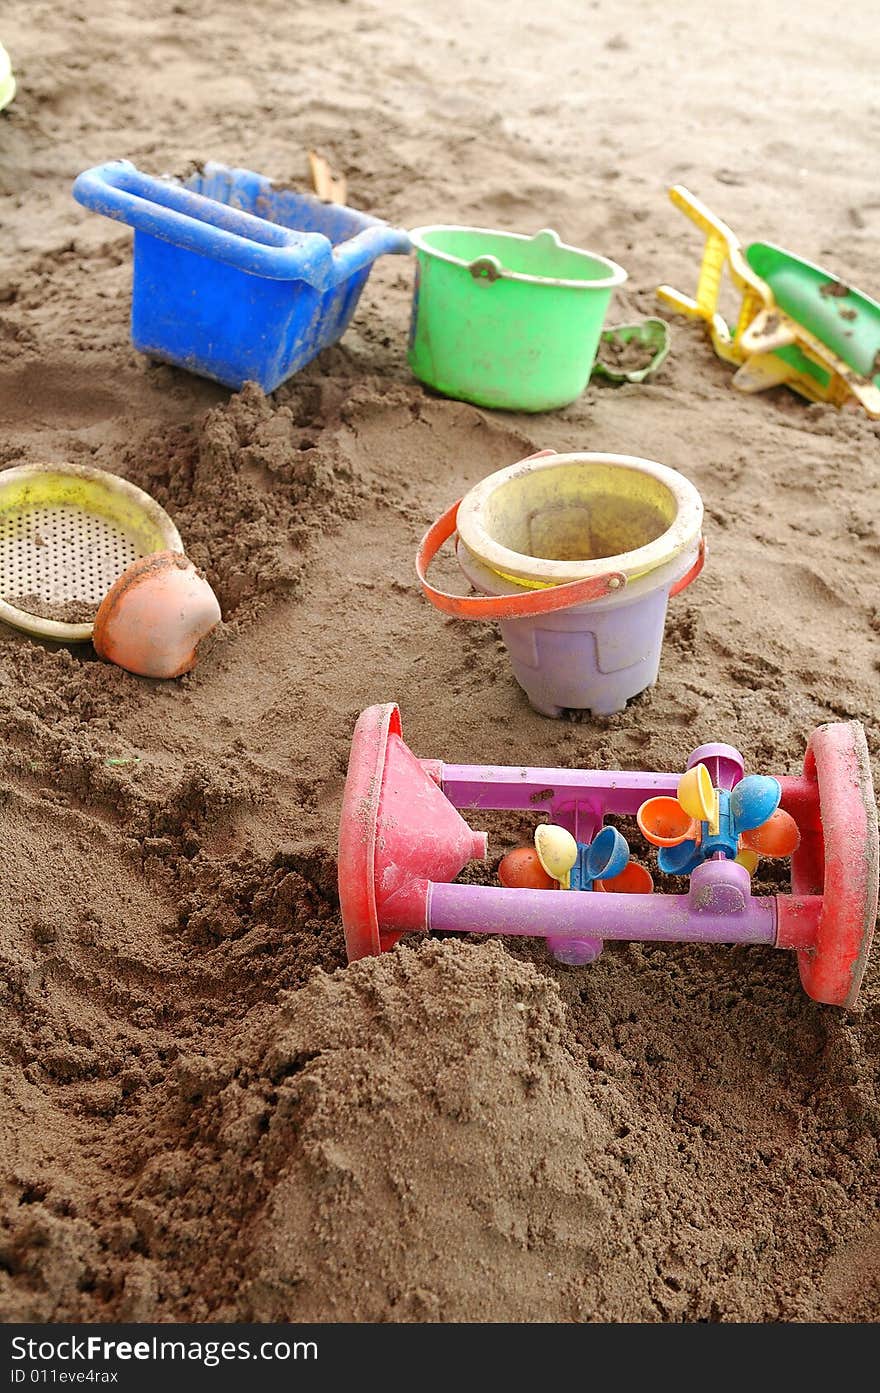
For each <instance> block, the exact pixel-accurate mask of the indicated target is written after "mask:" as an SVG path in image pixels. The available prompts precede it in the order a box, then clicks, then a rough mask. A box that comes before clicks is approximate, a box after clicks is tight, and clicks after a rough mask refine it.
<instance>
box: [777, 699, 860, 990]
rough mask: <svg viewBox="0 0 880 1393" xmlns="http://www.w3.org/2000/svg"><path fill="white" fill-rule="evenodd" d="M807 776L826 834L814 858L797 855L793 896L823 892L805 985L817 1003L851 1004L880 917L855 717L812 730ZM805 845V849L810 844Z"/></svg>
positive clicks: (804, 954)
mask: <svg viewBox="0 0 880 1393" xmlns="http://www.w3.org/2000/svg"><path fill="white" fill-rule="evenodd" d="M804 774H805V776H806V777H807V778H808V779H811V780H815V782H816V783H817V785H818V794H819V817H820V821H821V831H820V833H819V836H818V837H815V838H810V842H811V843H812V846H811V850H810V854H809V858H808V859H807V858H804V859H801V858H799V857H798V856H797V854H796V855H795V857H794V858H793V860H792V880H793V888H794V890H795V892H796V893H807V894H810V893H813V894H815V893H821V895H822V910H821V913H820V915H819V926H818V932H817V936H816V943H815V947H813V948H811V949H804V950H800V951H799V952H798V967H799V970H800V975H801V982H802V983H803V986H804V990H805V991H806V992H807V993H808V995H809V996H811V997H812V998H813V1000H814V1001H821V1002H824V1003H826V1004H827V1005H829V1006H843V1007H847V1008H849V1007H852V1006H854V1005H855V1003H856V998H857V997H858V994H859V988H860V986H861V982H862V977H863V976H864V972H865V967H866V965H867V961H868V953H869V952H870V948H871V939H872V937H873V934H874V923H875V919H876V915H877V890H878V877H880V852H878V833H877V807H876V804H875V802H874V789H873V784H872V781H871V768H870V763H869V759H868V746H867V741H866V740H865V732H864V730H863V729H862V727H861V725H859V723H858V722H855V721H852V722H838V723H835V724H833V725H825V726H819V727H817V729H816V730H814V731H813V734H812V735H811V737H810V741H809V744H808V746H807V753H806V757H805V759H804ZM805 850H806V848H805Z"/></svg>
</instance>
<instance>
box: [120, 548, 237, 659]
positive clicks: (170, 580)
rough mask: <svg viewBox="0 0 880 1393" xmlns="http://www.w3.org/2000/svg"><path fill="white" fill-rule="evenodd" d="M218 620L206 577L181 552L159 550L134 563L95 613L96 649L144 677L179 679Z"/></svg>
mask: <svg viewBox="0 0 880 1393" xmlns="http://www.w3.org/2000/svg"><path fill="white" fill-rule="evenodd" d="M219 622H220V605H219V604H218V602H217V596H216V595H215V594H214V592H213V590H212V589H211V587H210V585H209V584H208V582H207V581H206V580H205V577H204V576H203V575H202V574H201V572H200V571H198V570H197V569H196V567H195V566H194V565H193V563H192V562H191V561H190V560H189V558H188V557H186V556H184V555H183V553H182V552H179V551H178V552H175V551H160V552H156V553H155V554H154V555H152V556H142V557H140V559H139V560H137V561H135V562H133V563H132V565H131V566H129V567H128V569H127V570H125V571H123V573H122V575H121V576H120V577H119V579H118V580H117V581H116V584H115V585H113V586H112V587H111V589H110V590H109V591H108V593H107V594H106V595H105V596H104V599H103V600H102V601H101V606H100V609H99V610H98V613H97V614H96V615H95V631H94V635H93V641H94V645H95V651H96V653H97V654H98V656H99V657H101V658H106V659H107V660H108V662H111V663H116V664H117V665H118V666H119V667H123V668H125V669H126V670H127V671H128V672H134V673H137V674H138V676H140V677H165V678H169V677H181V676H182V675H183V673H185V672H189V671H191V669H192V668H194V667H195V664H196V655H197V652H198V647H199V644H200V643H201V642H202V640H203V639H204V638H207V636H208V634H209V633H211V631H212V630H213V629H214V628H216V626H217V625H218V624H219Z"/></svg>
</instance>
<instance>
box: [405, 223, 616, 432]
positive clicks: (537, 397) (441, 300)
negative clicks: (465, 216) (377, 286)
mask: <svg viewBox="0 0 880 1393" xmlns="http://www.w3.org/2000/svg"><path fill="white" fill-rule="evenodd" d="M410 237H411V239H412V243H413V246H414V247H415V249H416V258H417V267H416V284H415V292H414V295H413V311H412V324H411V329H410V345H409V365H410V367H411V368H412V371H413V373H414V374H415V376H416V377H417V378H418V379H419V380H420V381H421V382H424V383H426V384H427V385H428V386H429V387H433V388H434V390H435V391H437V392H443V393H444V395H446V396H449V397H458V398H459V399H461V400H462V401H472V402H476V403H477V405H479V406H492V407H499V408H502V409H504V410H507V411H552V410H553V409H554V408H555V407H559V406H566V405H567V404H568V402H571V401H574V400H575V399H576V398H577V397H579V396H580V394H581V392H582V391H583V390H584V388H585V387H586V385H587V383H588V381H589V379H590V373H591V372H592V370H593V363H594V362H595V359H596V350H597V348H598V345H599V335H600V334H601V332H602V325H603V323H604V321H605V314H606V311H607V309H608V302H609V300H610V299H611V292H612V290H613V289H614V287H615V286H617V285H622V284H623V282H624V281H625V280H626V272H625V271H624V270H623V269H622V268H621V267H620V266H617V265H615V263H614V262H613V261H608V260H606V258H605V257H602V256H596V255H594V254H593V253H592V252H585V251H580V250H579V249H578V248H577V247H569V246H566V244H565V243H564V242H561V241H560V240H559V237H558V236H557V234H556V233H555V232H552V231H550V230H549V229H545V230H544V231H542V232H538V233H536V234H535V236H534V237H523V236H520V235H519V234H517V233H513V232H487V231H485V230H484V229H482V228H479V227H444V226H437V227H418V228H416V229H415V231H413V232H411V233H410Z"/></svg>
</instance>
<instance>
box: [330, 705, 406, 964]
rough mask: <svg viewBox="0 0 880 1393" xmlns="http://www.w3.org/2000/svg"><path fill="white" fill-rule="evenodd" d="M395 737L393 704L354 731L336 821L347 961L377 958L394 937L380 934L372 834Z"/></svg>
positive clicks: (374, 710)
mask: <svg viewBox="0 0 880 1393" xmlns="http://www.w3.org/2000/svg"><path fill="white" fill-rule="evenodd" d="M391 733H393V734H395V735H400V711H399V709H398V707H397V706H396V705H395V703H394V702H392V701H389V702H387V703H385V705H383V706H369V707H368V708H367V710H366V711H362V712H361V714H360V716H359V717H358V721H357V725H356V726H355V728H354V735H353V736H352V740H351V754H350V756H349V760H348V774H347V776H346V780H345V793H344V794H343V798H342V817H341V818H340V821H339V903H340V905H341V907H342V927H343V928H344V930H345V947H346V950H347V952H348V961H349V962H352V963H353V962H356V961H357V960H358V958H368V957H371V956H376V955H377V954H379V953H382V952H384V951H385V949H387V948H391V947H393V946H394V944H395V943H396V942H397V935H395V936H393V937H392V936H391V935H382V936H381V937H380V935H379V917H378V913H377V908H376V882H375V863H376V831H377V823H378V817H379V800H380V797H381V794H382V781H383V779H384V776H385V755H386V751H387V749H388V736H389V734H391Z"/></svg>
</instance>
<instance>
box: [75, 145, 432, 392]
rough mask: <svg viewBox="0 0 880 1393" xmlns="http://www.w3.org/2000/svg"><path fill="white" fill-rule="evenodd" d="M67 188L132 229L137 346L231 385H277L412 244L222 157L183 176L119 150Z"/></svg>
mask: <svg viewBox="0 0 880 1393" xmlns="http://www.w3.org/2000/svg"><path fill="white" fill-rule="evenodd" d="M73 195H74V198H76V199H77V200H78V201H79V202H80V203H82V204H84V205H85V206H86V207H87V208H91V209H93V210H94V211H95V212H98V213H104V214H105V215H106V216H107V217H109V218H115V219H117V221H119V222H126V223H128V224H130V226H131V227H133V228H134V229H135V238H134V288H133V293H132V305H131V334H132V341H133V343H134V346H135V348H137V349H138V350H139V351H140V352H141V353H146V354H148V355H149V356H150V357H152V358H159V359H161V360H162V361H164V362H168V363H176V364H177V365H178V366H179V367H183V368H187V369H189V371H190V372H196V373H200V374H201V375H202V376H203V377H212V378H214V379H215V380H216V381H217V382H222V383H224V384H225V385H226V386H227V387H234V388H239V387H242V386H243V385H244V383H245V382H247V381H253V382H257V383H259V385H260V386H261V387H262V388H263V390H264V391H266V392H271V391H274V389H275V388H276V387H277V386H279V385H280V383H282V382H283V381H284V380H285V378H287V377H289V376H290V375H291V373H294V372H297V371H298V369H299V368H301V367H303V366H304V364H306V363H308V362H310V361H311V359H312V358H314V357H315V355H316V354H317V353H319V352H320V350H321V349H322V348H326V347H327V345H328V344H331V343H335V342H336V341H337V339H339V338H341V336H342V334H343V333H344V332H345V330H346V328H347V327H348V324H349V321H350V319H351V317H352V315H353V314H354V311H355V309H356V307H357V302H358V298H359V296H360V292H361V290H362V289H363V286H364V284H365V282H366V279H367V277H368V275H369V273H370V268H371V266H372V264H373V262H374V261H375V260H376V258H377V257H379V256H381V255H382V254H383V253H385V252H408V251H409V250H410V241H409V237H408V235H407V233H406V232H403V231H402V230H400V229H399V228H393V227H390V226H389V225H388V223H385V222H380V221H379V219H377V218H371V217H368V216H367V214H366V213H358V212H356V211H355V209H353V208H346V207H343V206H341V205H338V204H326V203H322V202H321V200H320V199H318V198H314V197H311V196H309V195H306V194H298V193H293V192H291V191H290V190H289V189H283V188H277V187H276V186H275V185H274V184H273V183H272V182H271V180H269V179H265V178H263V177H262V176H261V175H259V174H254V173H252V172H251V171H250V170H247V169H228V168H227V167H226V166H225V165H220V164H206V165H205V167H204V169H203V170H202V171H201V172H199V173H196V174H194V175H192V176H191V178H189V179H188V180H187V181H186V183H185V184H181V183H178V182H176V181H173V180H170V179H154V178H151V177H150V176H149V175H146V174H141V173H140V172H139V171H138V170H137V169H135V167H134V165H133V164H131V163H129V161H128V160H115V161H113V162H112V163H110V164H104V165H99V166H97V167H96V168H95V169H89V170H86V171H85V173H83V174H81V175H80V176H79V178H78V179H77V180H76V182H75V184H74V186H73Z"/></svg>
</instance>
